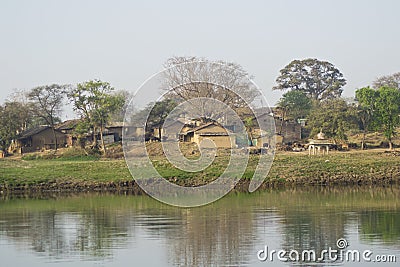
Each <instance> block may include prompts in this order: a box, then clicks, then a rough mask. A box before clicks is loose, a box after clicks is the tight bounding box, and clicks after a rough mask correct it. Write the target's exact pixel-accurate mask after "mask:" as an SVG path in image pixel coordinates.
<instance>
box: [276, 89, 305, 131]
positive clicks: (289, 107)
mask: <svg viewBox="0 0 400 267" xmlns="http://www.w3.org/2000/svg"><path fill="white" fill-rule="evenodd" d="M277 106H278V108H279V111H280V113H281V126H280V131H279V134H281V133H282V128H283V123H284V121H286V120H288V119H292V120H295V121H297V120H298V119H303V118H305V117H306V116H307V115H308V114H309V113H310V110H311V107H312V103H311V99H310V98H309V97H307V95H306V94H305V93H303V92H301V91H289V92H286V93H285V94H283V96H282V97H281V99H280V100H279V102H278V105H277Z"/></svg>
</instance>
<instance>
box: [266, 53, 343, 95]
mask: <svg viewBox="0 0 400 267" xmlns="http://www.w3.org/2000/svg"><path fill="white" fill-rule="evenodd" d="M276 82H277V85H276V86H275V87H273V90H296V91H301V92H304V93H305V94H306V95H307V96H309V97H310V98H312V99H314V100H325V99H331V98H336V97H340V95H341V94H342V91H343V89H342V87H343V86H344V85H345V84H346V80H345V79H344V78H343V74H342V73H341V72H340V71H339V70H338V69H337V68H335V66H334V65H333V64H331V63H329V62H327V61H320V60H318V59H311V58H309V59H304V60H293V61H292V62H290V63H289V65H287V66H286V67H284V68H283V69H281V70H280V75H279V77H278V78H277V79H276Z"/></svg>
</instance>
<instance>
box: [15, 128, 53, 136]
mask: <svg viewBox="0 0 400 267" xmlns="http://www.w3.org/2000/svg"><path fill="white" fill-rule="evenodd" d="M49 128H50V126H47V125H42V126H37V127H35V128H32V129H29V130H26V131H24V132H22V133H21V134H20V136H19V137H18V139H25V138H28V137H31V136H32V135H36V134H38V133H41V132H43V131H44V130H47V129H49Z"/></svg>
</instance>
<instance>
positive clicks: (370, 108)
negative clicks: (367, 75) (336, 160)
mask: <svg viewBox="0 0 400 267" xmlns="http://www.w3.org/2000/svg"><path fill="white" fill-rule="evenodd" d="M378 96H379V93H378V92H377V91H376V90H374V89H372V88H370V87H364V88H360V89H357V90H356V100H357V102H358V107H357V117H358V119H359V123H360V126H361V130H362V131H363V137H362V140H361V149H364V147H365V136H366V135H367V133H368V130H371V129H374V128H375V127H376V126H377V121H376V115H377V114H376V101H377V98H378Z"/></svg>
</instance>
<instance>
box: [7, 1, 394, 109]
mask: <svg viewBox="0 0 400 267" xmlns="http://www.w3.org/2000/svg"><path fill="white" fill-rule="evenodd" d="M399 10H400V1H397V0H392V1H389V0H387V1H385V0H376V1H365V0H364V1H351V0H341V1H323V0H315V1H298V0H293V1H284V0H283V1H282V0H279V1H278V0H275V1H266V0H259V1H251V0H249V1H244V0H243V1H232V0H230V1H228V0H226V1H225V0H214V1H208V0H206V1H204V0H203V1H187V0H186V1H183V0H182V1H175V0H164V1H162V0H159V1H149V0H146V1H145V0H144V1H98V0H96V1H84V0H78V1H71V0H69V1H54V0H48V1H45V0H34V1H32V0H27V1H20V0H2V1H1V2H0V38H1V39H0V103H2V102H3V101H4V100H5V98H6V97H7V96H8V95H9V94H10V93H11V92H12V90H13V89H14V88H19V89H29V88H32V87H35V86H37V85H43V84H49V83H77V82H82V81H85V80H89V79H94V78H98V79H102V80H105V81H109V82H110V83H111V84H112V85H113V86H115V87H116V88H118V89H128V90H135V89H136V88H138V87H139V86H140V85H141V84H142V82H143V81H144V80H146V78H148V77H149V76H150V75H152V74H154V73H155V72H157V71H159V70H161V69H162V64H163V63H164V61H165V60H166V59H167V58H169V57H171V56H174V55H179V56H181V55H186V56H188V55H195V56H200V57H207V58H210V59H221V60H226V61H234V62H237V63H239V64H241V65H242V66H243V67H244V68H245V69H246V70H247V71H248V72H249V73H250V74H252V75H254V76H255V82H256V83H257V84H258V85H259V86H260V87H261V88H262V90H263V92H264V94H265V95H266V96H267V98H268V101H269V102H270V104H274V103H275V102H276V100H277V99H278V98H279V97H280V95H281V93H280V92H272V91H271V87H272V86H273V85H274V81H275V79H276V77H277V75H278V72H279V70H280V69H281V68H283V67H284V66H285V65H286V64H288V63H289V62H290V61H291V60H293V59H303V58H308V57H313V58H318V59H321V60H327V61H329V62H331V63H333V64H334V65H335V66H336V67H337V68H339V69H340V70H341V71H342V73H343V74H344V76H345V78H346V79H347V81H348V84H347V85H346V87H345V89H344V95H345V96H351V95H353V93H354V90H355V88H358V87H361V86H365V85H368V84H370V83H371V82H372V81H373V80H374V79H375V78H376V77H378V76H381V75H385V74H391V73H394V72H398V71H400V51H399V48H400V15H399Z"/></svg>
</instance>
